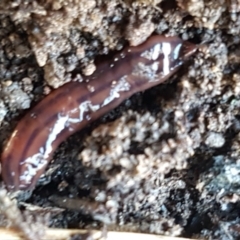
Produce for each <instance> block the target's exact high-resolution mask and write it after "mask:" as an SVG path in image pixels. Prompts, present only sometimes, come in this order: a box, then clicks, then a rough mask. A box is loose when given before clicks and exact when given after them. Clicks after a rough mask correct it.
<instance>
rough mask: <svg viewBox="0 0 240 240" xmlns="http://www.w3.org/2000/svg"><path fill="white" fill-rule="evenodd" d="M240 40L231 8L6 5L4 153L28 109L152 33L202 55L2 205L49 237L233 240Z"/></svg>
mask: <svg viewBox="0 0 240 240" xmlns="http://www.w3.org/2000/svg"><path fill="white" fill-rule="evenodd" d="M239 33H240V2H239V1H238V0H198V1H195V0H185V1H183V0H178V1H177V0H170V1H169V0H162V1H161V0H135V1H134V0H112V1H108V0H81V1H77V0H75V1H74V0H65V1H61V0H34V1H28V0H13V1H8V0H1V2H0V144H1V145H0V146H1V150H2V149H3V148H4V146H5V142H6V140H7V139H8V137H9V136H10V134H11V132H12V131H13V129H14V127H15V126H16V124H17V122H18V121H19V120H20V119H21V117H22V116H23V115H24V114H25V113H26V112H27V110H28V109H29V108H31V107H33V106H34V105H35V104H36V103H37V102H39V101H40V100H41V99H42V98H44V96H46V95H47V94H49V93H50V92H51V91H52V90H53V89H55V88H58V87H59V86H61V85H63V84H64V83H66V82H69V81H71V80H72V78H73V75H74V74H76V72H77V73H78V74H79V75H82V76H84V75H91V74H92V73H93V72H94V70H95V68H96V66H95V62H94V60H95V59H96V58H97V57H99V56H103V55H104V56H106V55H108V54H109V53H111V52H112V51H118V50H121V49H122V48H123V47H124V46H126V45H127V44H129V45H131V46H136V45H138V44H140V43H142V42H144V41H145V40H146V39H147V38H148V37H149V36H151V35H152V34H162V35H168V36H179V37H181V38H182V39H184V40H189V41H191V42H193V43H195V44H200V47H199V50H198V52H197V53H196V54H195V56H194V57H193V58H192V59H191V60H190V61H188V62H187V63H186V64H184V66H183V67H182V68H181V70H180V71H178V72H177V73H176V74H175V75H174V76H173V77H172V78H171V79H170V80H169V81H168V82H167V83H166V84H162V85H159V86H157V87H154V88H152V89H150V90H148V91H145V92H142V93H138V94H136V95H134V96H133V97H132V98H130V99H128V100H126V101H125V102H124V103H123V104H121V105H120V106H119V107H118V108H117V109H115V110H113V111H111V112H110V113H108V114H107V115H105V116H104V117H102V118H101V119H99V120H98V121H97V122H95V123H94V124H91V125H90V126H89V127H87V128H86V129H84V130H82V131H80V132H78V133H76V134H74V135H73V136H71V137H70V138H69V139H67V140H66V141H65V142H64V143H62V144H61V146H60V147H59V148H58V150H57V151H56V153H55V155H54V158H53V161H52V162H51V164H50V165H49V166H48V169H47V171H46V173H45V174H44V176H42V178H41V179H40V180H39V182H38V184H37V186H36V188H35V189H34V190H33V191H25V192H23V191H21V192H17V193H14V194H10V195H9V196H10V197H11V199H12V201H13V202H14V204H15V205H16V204H17V206H18V209H20V211H21V214H23V215H24V216H31V217H32V218H34V219H35V221H36V222H37V221H38V222H41V221H42V224H47V225H48V226H49V227H58V228H87V229H101V228H102V227H103V226H107V229H108V230H119V231H131V232H145V233H155V234H162V235H170V236H182V237H189V238H196V239H200V238H206V239H239V238H240V218H239V212H240V48H239V45H240V37H239V36H240V35H239ZM3 188H4V185H3V186H2V189H3ZM6 211H7V210H6V209H5V210H4V209H3V210H2V212H3V214H2V215H0V217H1V218H0V220H1V221H0V225H1V226H6V225H11V223H12V220H10V219H7V218H5V217H4V215H6V214H4V212H6ZM40 216H41V217H40ZM39 218H41V219H42V220H41V219H40V220H39ZM43 219H44V221H43ZM46 219H47V220H46ZM43 222H44V223H43ZM46 222H47V223H46ZM15 225H16V223H15Z"/></svg>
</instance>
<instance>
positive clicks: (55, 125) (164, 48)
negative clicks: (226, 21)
mask: <svg viewBox="0 0 240 240" xmlns="http://www.w3.org/2000/svg"><path fill="white" fill-rule="evenodd" d="M196 49H197V47H196V45H194V44H191V43H189V42H187V41H183V40H181V39H180V38H178V37H164V36H152V37H150V38H149V39H148V40H147V41H146V42H145V43H143V44H141V45H139V46H137V47H127V48H125V49H124V50H123V51H121V52H120V53H118V54H117V55H115V56H114V57H113V58H112V59H110V60H109V61H107V62H105V63H102V64H100V65H98V66H97V70H96V71H95V73H94V74H92V75H91V76H90V77H86V78H85V79H84V81H83V82H69V83H67V84H65V85H63V86H61V87H60V88H58V89H56V90H54V91H53V92H51V93H50V94H49V95H48V96H47V97H45V98H44V99H43V100H42V101H41V102H40V103H38V104H37V105H36V106H35V107H34V108H32V109H31V110H30V111H29V112H28V113H27V114H26V115H25V117H23V119H21V121H20V122H19V123H18V124H17V126H16V128H15V130H14V132H13V133H12V135H11V137H10V139H9V140H8V142H7V144H6V146H5V148H4V150H3V153H2V157H1V161H2V177H3V180H4V182H5V184H6V186H7V188H8V189H9V190H19V189H23V190H27V189H32V188H34V186H35V184H36V182H37V180H38V179H39V177H40V176H41V175H42V173H43V172H44V170H45V168H46V166H47V164H48V163H49V161H50V160H51V159H52V156H53V153H54V151H55V149H56V148H57V147H58V145H59V144H60V143H61V142H63V141H64V140H65V139H66V138H67V137H69V136H70V135H72V134H73V133H75V132H76V131H78V130H80V129H82V128H84V127H85V126H86V125H88V124H89V123H90V122H91V121H94V120H96V119H97V118H99V117H100V116H102V115H104V114H105V113H106V112H108V111H110V110H111V109H113V108H115V107H116V106H118V105H119V104H120V103H121V102H122V101H124V100H125V99H127V98H129V97H130V96H131V95H133V94H134V93H136V92H139V91H143V90H145V89H148V88H151V87H153V86H155V85H157V84H160V83H162V82H163V81H165V80H166V79H167V78H168V77H169V76H170V75H172V74H173V73H174V72H175V71H176V70H177V69H178V68H179V67H180V66H181V65H182V64H183V62H184V60H186V59H187V58H188V57H189V56H191V55H192V54H193V53H194V52H195V51H196Z"/></svg>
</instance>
